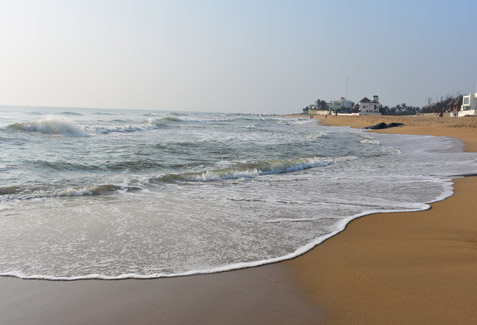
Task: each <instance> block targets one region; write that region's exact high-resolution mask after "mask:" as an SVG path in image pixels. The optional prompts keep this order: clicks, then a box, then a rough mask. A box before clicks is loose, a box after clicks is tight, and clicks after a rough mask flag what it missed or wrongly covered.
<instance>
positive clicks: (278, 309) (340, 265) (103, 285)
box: [0, 116, 477, 324]
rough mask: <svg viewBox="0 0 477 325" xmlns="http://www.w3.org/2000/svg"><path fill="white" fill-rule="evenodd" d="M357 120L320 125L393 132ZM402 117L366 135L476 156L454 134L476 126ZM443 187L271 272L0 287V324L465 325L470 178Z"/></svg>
mask: <svg viewBox="0 0 477 325" xmlns="http://www.w3.org/2000/svg"><path fill="white" fill-rule="evenodd" d="M367 118H368V117H358V118H356V117H340V116H338V117H335V116H331V117H328V118H327V119H323V120H321V121H320V122H321V123H323V124H324V125H330V126H333V125H336V126H351V127H359V128H361V127H363V126H368V125H373V124H377V123H378V122H376V123H374V122H373V121H374V120H373V119H379V122H381V121H384V122H399V120H397V118H396V117H393V116H388V117H381V116H379V117H376V116H373V117H370V119H367ZM411 118H414V117H409V118H408V117H406V118H404V119H405V120H406V121H407V124H406V122H404V123H405V126H404V127H399V128H393V129H385V130H378V131H372V132H379V133H403V134H416V133H414V132H418V131H419V132H426V133H417V134H427V135H444V136H453V137H457V138H459V139H461V140H463V141H464V143H465V145H466V147H465V149H466V150H467V151H477V133H476V132H477V131H476V130H477V129H476V128H475V126H474V127H473V128H472V127H471V126H468V125H461V126H460V127H459V126H456V125H459V124H456V123H460V124H462V123H463V124H465V123H470V125H472V123H475V121H476V120H473V119H472V120H471V119H464V120H465V121H464V120H462V121H459V120H455V121H452V123H451V124H449V125H446V123H447V122H449V121H447V120H444V119H441V120H439V119H438V118H437V117H436V118H434V119H433V120H427V119H424V118H422V119H421V118H416V120H410V119H411ZM408 120H410V121H408ZM410 122H412V123H410ZM464 122H465V123H464ZM427 123H428V124H427ZM436 125H437V126H438V127H436ZM405 132H412V133H405ZM454 184H455V186H454V195H452V196H451V197H448V198H446V199H444V200H443V201H439V202H436V203H431V204H430V205H431V209H430V210H425V211H417V212H395V213H379V214H370V215H366V216H363V217H359V218H356V219H354V220H353V221H351V222H350V223H348V225H347V226H346V228H345V230H343V231H342V232H340V233H339V234H337V235H335V236H333V237H331V238H329V239H327V240H326V241H324V242H323V243H321V244H319V245H318V246H316V247H315V248H313V249H312V250H310V251H308V252H307V253H305V254H303V255H300V256H298V257H296V258H294V259H292V260H288V261H282V262H278V263H275V264H268V265H263V266H259V267H254V268H248V269H241V270H233V271H228V272H221V273H214V274H204V275H192V276H186V277H176V278H160V279H145V280H138V279H126V280H109V281H104V280H77V281H45V280H24V279H18V278H13V277H0V298H1V299H0V323H6V324H9V323H15V324H52V323H56V324H66V323H68V324H84V323H91V324H110V323H115V324H116V323H117V324H130V323H135V324H155V323H164V324H171V323H173V324H189V323H199V324H223V323H228V324H243V323H251V324H261V323H276V324H288V323H298V324H316V323H403V322H409V323H417V322H421V323H422V322H427V323H429V322H432V323H451V322H454V323H472V322H475V321H477V312H475V311H474V309H475V308H474V306H475V305H476V304H477V279H476V277H475V275H476V274H477V237H476V236H475V234H476V233H477V218H475V217H474V216H473V215H472V211H473V209H475V204H474V203H473V197H475V195H477V177H465V178H460V179H456V180H454ZM457 211H459V213H458V218H457V217H456V216H455V214H456V212H457ZM461 217H462V218H461Z"/></svg>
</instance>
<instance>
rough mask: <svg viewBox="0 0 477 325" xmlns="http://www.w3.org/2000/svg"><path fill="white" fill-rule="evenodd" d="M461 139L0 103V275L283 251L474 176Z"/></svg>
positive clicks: (406, 207)
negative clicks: (463, 178) (466, 176)
mask: <svg viewBox="0 0 477 325" xmlns="http://www.w3.org/2000/svg"><path fill="white" fill-rule="evenodd" d="M462 147H463V146H462V143H461V142H460V141H459V140H456V139H452V138H445V137H432V136H412V135H386V134H375V133H370V132H365V131H363V130H356V129H350V128H346V127H324V126H320V125H319V124H318V123H317V122H316V121H310V120H307V119H300V118H286V117H279V116H273V115H257V114H231V113H198V112H172V111H151V110H114V109H86V108H58V107H56V108H51V107H7V106H2V107H0V175H1V178H0V231H1V235H0V275H4V276H16V277H20V278H28V279H30V278H33V279H50V280H77V279H93V278H99V279H122V278H158V277H171V276H181V275H190V274H198V273H212V272H219V271H225V270H231V269H238V268H244V267H251V266H257V265H262V264H266V263H272V262H276V261H280V260H285V259H290V258H293V257H295V256H298V255H300V254H303V253H305V252H306V251H308V250H310V249H311V248H313V247H314V246H316V245H317V244H319V243H321V242H322V241H323V240H325V239H327V238H329V237H331V236H333V235H335V234H337V233H339V232H340V231H342V230H343V229H344V228H345V226H346V224H347V223H348V222H350V221H351V220H352V219H354V218H357V217H360V216H363V215H366V214H370V213H375V212H389V211H416V210H424V209H427V208H429V206H428V203H430V202H434V201H438V200H442V199H444V198H446V197H448V196H450V195H451V194H452V182H451V180H452V178H455V177H458V176H462V175H466V174H473V173H477V163H476V162H477V154H475V153H464V152H463V151H462Z"/></svg>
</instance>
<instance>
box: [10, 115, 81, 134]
mask: <svg viewBox="0 0 477 325" xmlns="http://www.w3.org/2000/svg"><path fill="white" fill-rule="evenodd" d="M8 127H9V128H11V129H15V130H19V131H28V132H40V133H43V134H58V135H65V136H71V137H86V136H88V134H87V133H86V132H85V128H84V127H83V126H82V125H79V124H78V123H76V122H74V121H71V120H68V119H65V118H63V117H60V116H56V115H49V116H47V117H46V118H44V119H41V120H38V121H32V122H24V123H14V124H11V125H9V126H8Z"/></svg>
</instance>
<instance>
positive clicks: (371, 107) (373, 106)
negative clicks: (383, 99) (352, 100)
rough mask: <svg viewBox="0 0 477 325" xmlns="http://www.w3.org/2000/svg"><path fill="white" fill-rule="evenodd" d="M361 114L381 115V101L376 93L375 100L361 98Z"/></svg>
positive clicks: (359, 104)
mask: <svg viewBox="0 0 477 325" xmlns="http://www.w3.org/2000/svg"><path fill="white" fill-rule="evenodd" d="M358 106H359V114H360V115H381V113H380V112H379V109H380V108H381V104H380V103H379V97H378V96H376V95H374V96H373V100H370V99H369V98H367V97H364V98H363V99H361V100H360V101H359V103H358Z"/></svg>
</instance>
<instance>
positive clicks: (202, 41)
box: [0, 0, 477, 113]
mask: <svg viewBox="0 0 477 325" xmlns="http://www.w3.org/2000/svg"><path fill="white" fill-rule="evenodd" d="M476 17H477V1H475V0H467V1H465V0H461V1H459V0H454V1H453V0H446V1H444V0H437V1H434V0H433V1H431V0H425V1H419V0H412V1H408V0H400V1H382V0H380V1H378V0H376V1H371V0H360V1H359V0H357V1H351V0H349V1H331V0H330V1H297V0H295V1H291V0H290V1H280V0H275V1H259V0H255V1H245V0H237V1H226V0H220V1H219V0H218V1H205V0H204V1H178V0H175V1H139V0H135V1H132V0H131V1H118V0H116V1H101V0H94V1H88V0H80V1H67V0H64V1H45V0H42V1H39V0H35V1H22V0H15V1H13V0H7V1H3V0H0V104H4V105H33V106H69V107H108V108H137V109H165V110H201V111H223V112H257V113H272V112H275V113H288V112H298V111H301V108H302V107H304V106H306V105H307V104H309V103H312V102H313V101H314V100H315V99H317V98H321V99H324V100H331V99H337V98H339V97H341V96H345V95H346V80H347V78H348V77H349V91H348V98H349V99H351V100H354V101H358V100H360V99H361V98H363V97H364V96H367V97H370V96H372V95H375V94H377V95H379V96H380V99H381V102H382V103H383V104H384V105H389V106H391V105H395V104H400V103H402V102H405V103H407V104H408V105H418V106H422V105H424V104H426V103H427V100H428V98H429V97H432V98H434V99H435V98H436V97H440V96H445V95H446V94H454V93H456V92H458V91H459V92H470V91H475V88H476V83H477V20H476Z"/></svg>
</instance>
